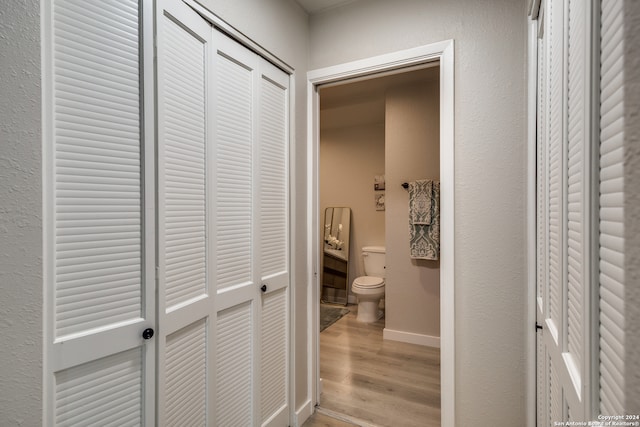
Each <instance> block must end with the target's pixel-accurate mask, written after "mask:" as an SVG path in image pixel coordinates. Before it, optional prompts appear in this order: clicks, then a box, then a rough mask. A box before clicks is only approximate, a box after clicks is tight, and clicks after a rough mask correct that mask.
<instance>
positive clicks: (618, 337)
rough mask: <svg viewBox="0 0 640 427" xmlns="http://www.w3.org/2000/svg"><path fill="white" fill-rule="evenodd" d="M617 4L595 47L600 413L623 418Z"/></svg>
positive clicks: (608, 11) (606, 0) (608, 8)
mask: <svg viewBox="0 0 640 427" xmlns="http://www.w3.org/2000/svg"><path fill="white" fill-rule="evenodd" d="M622 28H623V2H622V0H603V2H602V16H601V41H600V42H601V46H600V74H601V84H600V147H599V157H600V159H599V160H600V173H599V177H600V180H599V181H600V182H599V187H600V188H599V190H600V191H599V194H600V196H599V214H600V236H599V237H600V247H599V254H600V263H599V267H600V275H599V281H600V287H599V288H600V313H599V318H600V330H599V332H600V351H599V356H600V366H599V368H600V387H599V398H600V405H599V407H600V408H599V409H600V413H602V414H605V415H616V414H622V413H624V409H625V396H624V391H623V390H624V388H625V386H624V384H625V382H624V378H625V370H624V354H625V350H624V346H625V339H624V328H625V325H624V212H623V206H624V188H623V182H624V175H623V174H624V169H623V165H624V151H623V149H624V145H623V144H624V102H623V100H624V99H623V95H624V87H623V81H624V80H623V65H624V64H623V61H622V56H623V47H624V46H623V31H622Z"/></svg>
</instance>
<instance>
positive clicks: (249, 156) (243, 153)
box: [213, 31, 256, 290]
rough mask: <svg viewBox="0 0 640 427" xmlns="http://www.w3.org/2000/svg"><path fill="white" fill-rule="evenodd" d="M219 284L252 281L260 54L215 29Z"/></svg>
mask: <svg viewBox="0 0 640 427" xmlns="http://www.w3.org/2000/svg"><path fill="white" fill-rule="evenodd" d="M215 36H216V37H215V41H216V55H215V58H214V61H215V62H214V64H215V65H214V74H213V85H214V93H215V100H214V102H215V111H214V114H213V120H214V131H215V140H214V151H215V155H214V158H215V166H214V170H213V173H214V174H215V178H214V179H215V184H214V188H213V194H214V199H215V212H216V215H215V220H214V221H215V225H214V236H215V241H216V252H215V254H216V255H215V263H216V268H215V272H216V278H215V282H216V287H217V289H218V290H224V289H226V288H233V287H238V286H246V285H253V283H254V280H255V278H254V277H253V271H254V265H253V263H254V258H253V255H254V251H253V240H254V238H255V233H254V227H255V224H254V222H253V220H254V219H255V217H254V212H253V209H254V201H253V197H254V191H255V190H254V172H253V171H254V163H255V162H254V157H255V153H254V149H255V145H254V140H255V125H256V124H255V114H256V111H255V110H256V108H255V97H256V93H255V88H254V79H255V73H256V71H255V70H256V58H255V57H254V56H252V55H251V54H250V52H248V51H245V50H244V49H243V48H242V47H241V46H239V45H237V44H236V43H235V42H233V41H231V40H230V39H227V38H226V37H225V36H223V35H222V34H220V33H218V32H217V31H216V32H215Z"/></svg>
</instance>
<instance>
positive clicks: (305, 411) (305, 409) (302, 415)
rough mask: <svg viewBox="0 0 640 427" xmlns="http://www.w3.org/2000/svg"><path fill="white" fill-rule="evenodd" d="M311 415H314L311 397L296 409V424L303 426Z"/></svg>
mask: <svg viewBox="0 0 640 427" xmlns="http://www.w3.org/2000/svg"><path fill="white" fill-rule="evenodd" d="M311 415H313V404H311V399H309V400H307V401H306V402H305V403H304V404H302V406H300V408H298V410H297V411H296V419H295V425H296V426H298V427H299V426H301V425H302V424H304V422H305V421H307V419H309V417H310V416H311Z"/></svg>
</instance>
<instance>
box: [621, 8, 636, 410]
mask: <svg viewBox="0 0 640 427" xmlns="http://www.w3.org/2000/svg"><path fill="white" fill-rule="evenodd" d="M624 7H625V10H624V12H625V13H624V16H625V21H624V32H625V42H624V43H625V44H624V53H625V64H624V78H625V97H624V104H625V144H624V149H625V164H624V172H625V183H624V185H625V204H624V209H625V252H626V253H625V264H626V271H625V280H626V283H625V285H626V286H627V288H626V289H625V293H626V295H625V308H624V310H625V315H626V319H625V322H626V325H625V335H626V337H625V339H626V343H625V347H626V363H627V366H626V367H625V368H626V371H627V372H626V377H625V387H626V396H627V402H626V409H627V414H638V413H640V2H638V1H634V0H626V1H625V6H624Z"/></svg>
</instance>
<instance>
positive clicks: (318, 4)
mask: <svg viewBox="0 0 640 427" xmlns="http://www.w3.org/2000/svg"><path fill="white" fill-rule="evenodd" d="M354 1H356V0H296V2H297V3H298V4H299V5H300V6H302V8H303V9H304V10H306V11H307V13H308V14H309V15H313V14H314V13H319V12H322V11H324V10H327V9H332V8H334V7H340V6H343V5H345V4H347V3H353V2H354Z"/></svg>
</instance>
